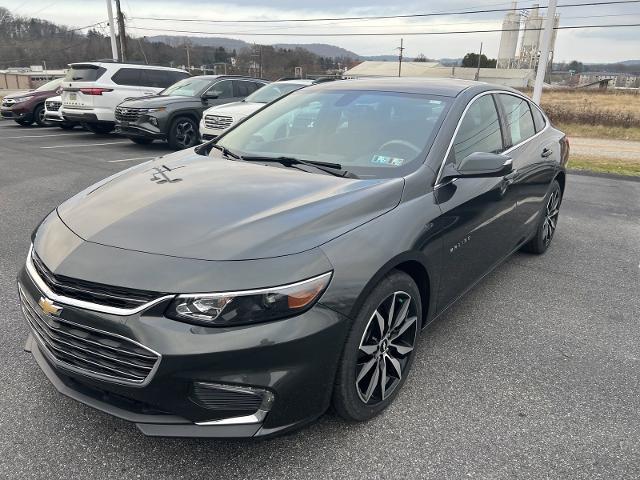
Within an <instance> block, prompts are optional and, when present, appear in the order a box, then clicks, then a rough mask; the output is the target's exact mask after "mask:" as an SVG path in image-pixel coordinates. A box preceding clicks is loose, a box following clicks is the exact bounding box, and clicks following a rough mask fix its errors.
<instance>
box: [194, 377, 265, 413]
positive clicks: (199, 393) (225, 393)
mask: <svg viewBox="0 0 640 480" xmlns="http://www.w3.org/2000/svg"><path fill="white" fill-rule="evenodd" d="M191 398H192V400H193V401H194V402H195V403H196V404H198V405H200V406H201V407H204V408H208V409H210V410H237V411H242V412H247V413H250V414H251V413H254V412H256V411H257V410H258V409H259V408H260V405H261V404H262V402H263V395H262V394H260V393H258V392H255V393H254V392H251V391H249V390H248V389H236V388H233V387H231V386H230V387H227V386H222V385H214V384H206V383H200V382H197V383H195V384H194V385H193V391H192V393H191Z"/></svg>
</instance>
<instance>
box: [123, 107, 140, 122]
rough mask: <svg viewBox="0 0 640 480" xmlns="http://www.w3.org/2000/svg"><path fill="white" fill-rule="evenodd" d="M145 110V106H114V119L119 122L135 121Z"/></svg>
mask: <svg viewBox="0 0 640 480" xmlns="http://www.w3.org/2000/svg"><path fill="white" fill-rule="evenodd" d="M146 111H147V109H146V108H129V107H116V120H118V121H120V122H135V121H136V120H138V118H140V115H142V114H143V113H145V112H146Z"/></svg>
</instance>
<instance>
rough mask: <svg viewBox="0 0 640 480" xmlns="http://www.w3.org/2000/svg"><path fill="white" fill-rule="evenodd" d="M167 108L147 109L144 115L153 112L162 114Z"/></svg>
mask: <svg viewBox="0 0 640 480" xmlns="http://www.w3.org/2000/svg"><path fill="white" fill-rule="evenodd" d="M166 109H167V107H156V108H147V112H146V113H154V112H164V111H165V110H166Z"/></svg>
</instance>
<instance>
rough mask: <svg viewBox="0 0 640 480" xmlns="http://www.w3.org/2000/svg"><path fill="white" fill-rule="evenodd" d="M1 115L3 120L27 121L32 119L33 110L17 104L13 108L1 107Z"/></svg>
mask: <svg viewBox="0 0 640 480" xmlns="http://www.w3.org/2000/svg"><path fill="white" fill-rule="evenodd" d="M27 103H28V102H27ZM0 115H2V118H6V119H11V120H27V119H29V118H31V110H29V109H28V108H25V106H23V105H21V104H16V105H14V106H11V107H1V108H0Z"/></svg>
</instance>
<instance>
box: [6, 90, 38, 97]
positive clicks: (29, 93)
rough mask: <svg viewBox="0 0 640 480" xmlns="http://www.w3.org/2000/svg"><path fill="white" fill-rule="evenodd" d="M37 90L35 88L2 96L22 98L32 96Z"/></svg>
mask: <svg viewBox="0 0 640 480" xmlns="http://www.w3.org/2000/svg"><path fill="white" fill-rule="evenodd" d="M37 93H38V92H36V91H35V90H32V91H26V92H16V93H12V94H10V95H5V96H4V98H22V97H34V96H35V95H36V94H37Z"/></svg>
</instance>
